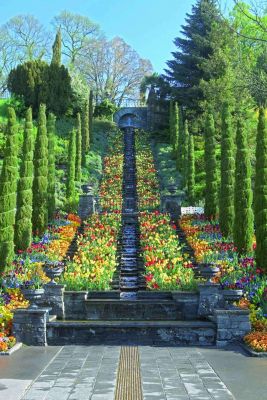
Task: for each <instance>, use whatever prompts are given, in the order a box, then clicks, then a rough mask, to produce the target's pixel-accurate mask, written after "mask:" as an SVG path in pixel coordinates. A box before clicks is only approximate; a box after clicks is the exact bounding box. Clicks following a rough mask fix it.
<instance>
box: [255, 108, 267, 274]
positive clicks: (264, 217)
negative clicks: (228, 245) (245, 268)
mask: <svg viewBox="0 0 267 400" xmlns="http://www.w3.org/2000/svg"><path fill="white" fill-rule="evenodd" d="M255 225H256V241H257V247H256V262H257V265H258V266H259V267H260V268H263V269H264V270H265V271H267V230H266V227H267V129H266V120H265V110H264V108H260V111H259V121H258V132H257V147H256V178H255Z"/></svg>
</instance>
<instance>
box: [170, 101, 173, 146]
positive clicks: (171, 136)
mask: <svg viewBox="0 0 267 400" xmlns="http://www.w3.org/2000/svg"><path fill="white" fill-rule="evenodd" d="M173 114H174V110H173V101H172V100H171V101H170V105H169V135H170V144H171V146H172V143H173Z"/></svg>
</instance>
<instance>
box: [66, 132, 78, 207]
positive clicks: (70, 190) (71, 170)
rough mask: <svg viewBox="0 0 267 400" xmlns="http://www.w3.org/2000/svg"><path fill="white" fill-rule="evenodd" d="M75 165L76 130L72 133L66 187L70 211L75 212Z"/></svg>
mask: <svg viewBox="0 0 267 400" xmlns="http://www.w3.org/2000/svg"><path fill="white" fill-rule="evenodd" d="M75 164H76V130H75V129H73V130H72V131H71V132H70V138H69V153H68V178H67V187H66V197H67V206H68V211H73V210H74V207H75V202H76V190H75Z"/></svg>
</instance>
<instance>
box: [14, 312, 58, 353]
mask: <svg viewBox="0 0 267 400" xmlns="http://www.w3.org/2000/svg"><path fill="white" fill-rule="evenodd" d="M49 311H50V310H49V308H36V309H35V308H19V309H17V310H15V312H14V319H13V335H14V336H15V338H16V340H17V342H22V343H24V344H26V345H28V346H46V345H47V340H46V323H47V321H48V319H49Z"/></svg>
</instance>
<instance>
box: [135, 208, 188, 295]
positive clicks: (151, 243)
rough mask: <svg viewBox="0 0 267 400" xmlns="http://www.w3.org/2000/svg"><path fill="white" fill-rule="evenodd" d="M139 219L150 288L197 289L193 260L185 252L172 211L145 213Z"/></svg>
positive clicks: (147, 280) (147, 281) (146, 277)
mask: <svg viewBox="0 0 267 400" xmlns="http://www.w3.org/2000/svg"><path fill="white" fill-rule="evenodd" d="M139 219H140V231H141V237H140V241H141V246H142V251H143V257H144V262H145V269H146V275H145V279H146V283H147V286H148V288H150V289H160V290H178V289H180V290H186V289H196V281H195V279H194V273H193V270H192V262H191V260H190V258H189V256H186V255H183V254H182V252H181V247H179V245H178V238H177V235H176V231H175V229H176V227H175V226H173V225H171V224H170V220H169V216H168V214H161V213H159V212H158V211H155V212H153V213H147V212H142V213H140V216H139Z"/></svg>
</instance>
